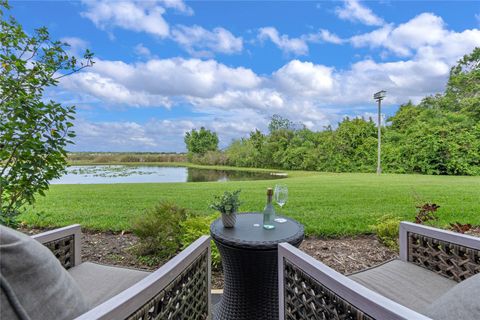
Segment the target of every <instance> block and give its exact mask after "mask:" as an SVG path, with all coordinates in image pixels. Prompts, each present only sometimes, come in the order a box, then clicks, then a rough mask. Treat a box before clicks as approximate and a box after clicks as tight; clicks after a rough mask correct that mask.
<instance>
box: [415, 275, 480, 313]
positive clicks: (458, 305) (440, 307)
mask: <svg viewBox="0 0 480 320" xmlns="http://www.w3.org/2000/svg"><path fill="white" fill-rule="evenodd" d="M424 313H425V315H427V316H429V317H430V318H432V319H435V320H450V319H456V320H478V319H480V274H477V275H475V276H472V277H470V278H468V279H466V280H463V281H462V282H460V283H459V284H457V285H456V286H455V287H453V288H452V289H450V290H448V291H447V292H446V293H445V294H444V295H442V296H441V297H440V298H438V299H437V300H435V301H434V302H433V303H432V304H431V305H429V306H428V307H427V308H426V310H425V312H424Z"/></svg>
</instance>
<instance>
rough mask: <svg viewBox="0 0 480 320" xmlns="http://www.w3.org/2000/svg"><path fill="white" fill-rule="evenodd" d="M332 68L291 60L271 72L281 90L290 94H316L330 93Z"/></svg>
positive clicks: (332, 80)
mask: <svg viewBox="0 0 480 320" xmlns="http://www.w3.org/2000/svg"><path fill="white" fill-rule="evenodd" d="M332 71H333V68H329V67H326V66H323V65H316V64H313V63H312V62H301V61H299V60H292V61H290V62H289V63H287V64H286V65H284V66H283V67H281V68H280V69H279V70H277V71H276V72H275V73H274V74H273V76H272V77H273V79H274V80H275V82H276V84H277V87H278V88H279V90H280V91H281V92H287V93H289V94H291V95H302V96H316V95H324V94H330V93H331V92H332V89H333V82H334V79H333V77H332Z"/></svg>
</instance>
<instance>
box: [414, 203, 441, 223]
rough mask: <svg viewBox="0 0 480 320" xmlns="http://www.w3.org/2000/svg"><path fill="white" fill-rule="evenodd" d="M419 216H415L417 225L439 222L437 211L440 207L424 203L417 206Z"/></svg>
mask: <svg viewBox="0 0 480 320" xmlns="http://www.w3.org/2000/svg"><path fill="white" fill-rule="evenodd" d="M416 208H417V214H416V215H415V223H418V224H424V223H425V222H430V221H436V220H438V215H437V210H438V208H440V206H438V205H436V204H435V203H428V202H427V203H424V204H422V205H418V206H416Z"/></svg>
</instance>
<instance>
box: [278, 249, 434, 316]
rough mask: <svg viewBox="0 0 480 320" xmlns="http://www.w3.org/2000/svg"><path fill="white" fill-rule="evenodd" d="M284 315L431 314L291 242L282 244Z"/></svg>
mask: <svg viewBox="0 0 480 320" xmlns="http://www.w3.org/2000/svg"><path fill="white" fill-rule="evenodd" d="M278 282H279V290H278V292H279V315H280V319H281V320H283V319H313V318H315V319H334V318H335V319H344V318H345V319H347V318H348V319H358V320H370V319H391V320H399V319H416V320H429V319H430V318H428V317H425V316H424V315H422V314H420V313H418V312H416V311H414V310H411V309H408V308H406V307H404V306H402V305H400V304H398V303H396V302H395V301H392V300H390V299H388V298H386V297H384V296H382V295H380V294H378V293H376V292H374V291H372V290H370V289H368V288H366V287H364V286H362V285H361V284H359V283H357V282H355V281H354V280H352V279H349V278H347V277H346V276H344V275H342V274H341V273H339V272H336V271H335V270H333V269H331V268H329V267H328V266H326V265H324V264H323V263H321V262H320V261H318V260H315V259H314V258H312V257H311V256H309V255H307V254H306V253H304V252H302V251H300V250H298V249H297V248H295V247H293V246H292V245H290V244H288V243H281V244H279V246H278Z"/></svg>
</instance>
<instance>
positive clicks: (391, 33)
mask: <svg viewBox="0 0 480 320" xmlns="http://www.w3.org/2000/svg"><path fill="white" fill-rule="evenodd" d="M350 42H351V43H352V44H353V45H354V46H356V47H364V46H369V47H371V48H378V47H382V48H385V49H387V50H388V51H389V52H392V53H393V54H395V55H398V56H401V57H408V56H414V55H422V56H424V57H425V56H427V55H430V56H432V55H435V56H438V57H439V58H443V57H445V58H446V57H447V56H450V58H449V59H448V61H449V62H454V61H452V59H453V60H455V59H457V57H458V55H459V54H461V52H463V54H465V53H466V52H468V51H470V50H471V48H472V46H475V45H477V46H478V45H480V30H478V29H472V30H465V31H463V32H454V31H449V30H447V29H446V25H445V23H444V22H443V20H442V18H441V17H438V16H436V15H434V14H433V13H422V14H420V15H418V16H416V17H414V18H413V19H411V20H409V21H407V22H406V23H403V24H400V25H398V26H397V27H394V26H393V25H392V24H390V25H385V26H383V27H382V28H379V29H377V30H374V31H372V32H369V33H365V34H362V35H358V36H354V37H352V38H350Z"/></svg>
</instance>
